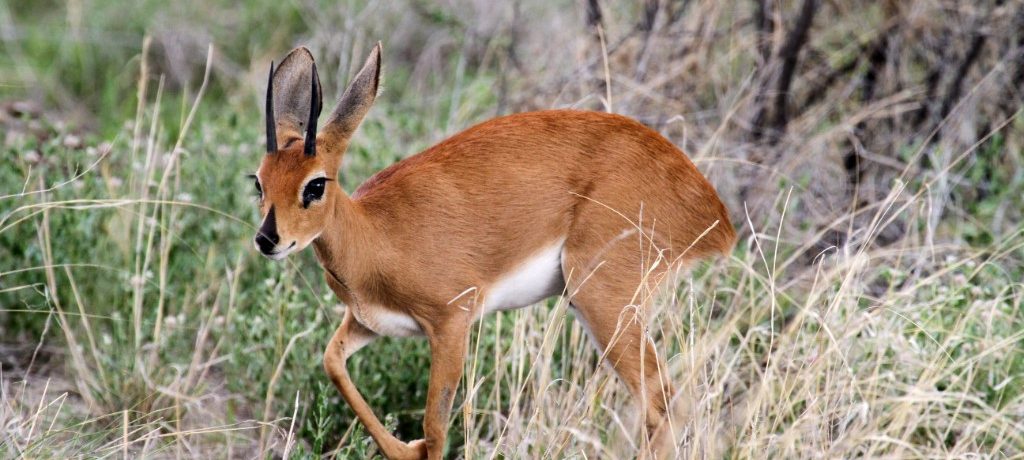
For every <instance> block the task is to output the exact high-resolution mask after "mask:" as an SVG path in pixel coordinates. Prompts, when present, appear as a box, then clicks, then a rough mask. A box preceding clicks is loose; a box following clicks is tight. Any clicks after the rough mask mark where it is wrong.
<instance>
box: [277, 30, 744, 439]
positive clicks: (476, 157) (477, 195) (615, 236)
mask: <svg viewBox="0 0 1024 460" xmlns="http://www.w3.org/2000/svg"><path fill="white" fill-rule="evenodd" d="M376 53H379V49H375V54H374V55H371V59H370V60H368V62H367V68H365V69H364V71H363V72H361V74H360V75H364V74H365V73H366V72H367V69H370V70H369V71H371V72H375V71H376V69H372V67H373V66H374V65H377V66H379V54H376ZM374 62H376V64H374ZM275 78H276V77H275ZM358 79H359V77H357V80H358ZM364 81H367V80H364ZM275 85H276V79H275ZM373 86H374V87H373V88H372V89H366V90H365V91H366V92H369V91H371V90H372V91H373V93H374V94H375V92H376V87H375V83H374V85H373ZM351 91H352V90H350V92H351ZM366 96H367V97H369V98H370V99H369V102H367V100H365V99H364V100H362V101H361V102H360V104H361V105H360V107H362V106H364V105H365V107H367V108H368V106H369V105H368V103H372V95H369V94H367V95H366ZM346 97H348V93H346ZM343 103H344V101H343ZM364 113H365V111H364ZM358 116H359V118H361V117H362V114H359V115H358ZM343 121H344V123H347V124H348V125H350V126H351V128H350V129H349V128H346V129H345V130H340V129H337V130H335V131H331V135H330V136H324V135H321V136H320V138H319V139H318V145H317V148H318V151H319V153H318V154H317V155H316V156H315V157H307V156H304V155H303V154H302V146H301V145H298V144H301V142H297V143H295V144H293V145H291V146H289V147H287V148H284V149H282V150H281V151H279V152H276V153H273V154H270V155H267V157H266V158H265V159H264V162H263V164H262V166H261V168H260V172H259V180H260V181H261V183H262V184H263V188H264V190H265V193H266V198H265V200H264V202H263V205H262V209H263V213H264V215H266V213H267V211H268V210H269V206H271V204H272V205H273V206H275V212H276V213H277V222H278V231H279V233H280V234H281V237H282V244H286V243H287V242H288V241H296V242H298V243H299V245H298V246H299V248H301V247H303V246H305V245H306V244H308V243H309V242H310V241H312V243H313V246H314V249H315V251H316V254H317V256H318V258H319V260H320V262H321V264H322V265H323V266H324V268H325V276H326V277H327V281H328V284H329V285H330V286H331V288H332V289H333V290H334V291H335V292H336V293H337V295H338V296H339V297H340V298H341V299H342V300H343V301H344V302H345V303H346V304H348V305H349V307H350V308H349V311H348V313H347V314H346V316H345V319H344V321H343V322H342V326H341V327H340V328H339V330H338V332H337V333H336V335H335V338H334V339H332V341H331V344H330V345H329V346H328V349H327V352H326V353H325V368H326V369H327V372H328V374H329V375H331V378H332V380H333V381H334V382H335V384H336V385H337V386H338V388H339V390H340V391H341V392H342V394H343V396H344V397H345V399H346V400H347V401H349V403H350V405H352V407H353V409H354V410H355V411H356V414H357V415H358V416H359V418H360V420H362V421H363V423H364V424H366V425H367V427H368V429H369V431H370V433H371V435H373V436H374V438H375V439H376V440H377V442H378V443H379V444H380V446H381V448H382V451H383V452H384V453H385V454H386V455H388V456H389V457H392V458H418V457H421V456H424V455H429V457H431V458H437V457H438V456H440V454H441V452H442V450H443V446H444V439H445V435H446V431H447V422H448V412H449V411H450V408H451V399H452V398H451V395H452V394H453V391H454V389H455V388H456V387H457V385H458V381H459V379H460V378H461V375H462V367H463V360H464V358H465V346H466V345H465V342H466V338H467V335H468V331H469V326H470V324H471V323H472V322H473V321H475V320H476V319H478V317H479V315H480V314H482V311H483V310H482V306H481V305H479V302H475V301H474V300H479V299H484V298H486V294H487V292H488V289H489V287H490V286H491V285H492V284H493V283H495V281H496V280H497V279H498V278H499V277H501V276H502V275H503V274H506V273H509V272H510V271H512V270H513V269H514V268H515V267H516V266H517V265H518V264H520V263H522V262H523V261H524V260H525V259H526V258H527V257H529V256H530V255H531V254H534V253H536V252H537V251H539V250H541V249H542V248H545V247H548V246H550V245H552V244H553V243H554V242H557V241H560V240H562V239H564V241H565V243H564V244H565V246H564V249H563V250H562V253H561V254H562V273H563V276H564V277H565V279H566V285H567V292H568V293H569V299H570V301H571V303H572V304H573V306H575V307H576V309H577V310H578V315H579V317H580V319H581V321H582V322H583V323H584V324H586V325H588V326H589V329H590V331H591V332H592V334H593V337H594V339H595V340H596V341H597V344H598V346H599V347H600V348H601V351H602V352H606V358H607V360H608V362H609V363H611V364H612V365H613V366H615V368H616V370H617V371H618V372H619V374H620V376H622V378H623V379H624V380H625V381H626V383H627V384H628V385H629V387H630V388H631V389H632V390H633V391H634V392H635V393H637V394H638V395H640V394H645V395H646V396H647V397H646V398H645V399H646V400H645V401H641V402H642V405H641V406H642V407H644V408H645V409H646V410H647V411H648V412H647V414H648V417H647V420H648V424H649V425H650V426H652V427H653V426H656V425H657V424H658V423H660V421H661V419H662V418H663V416H664V413H665V410H666V406H667V401H668V399H669V398H670V397H671V386H670V384H669V382H668V381H667V379H664V378H662V377H661V376H660V373H659V372H657V369H658V367H659V366H660V363H658V362H657V360H656V359H654V358H653V357H654V356H655V355H654V353H653V349H652V348H651V347H650V344H649V343H647V342H646V341H645V339H644V338H643V335H642V333H641V331H642V328H641V327H640V325H641V321H642V317H641V318H640V319H639V320H634V319H633V318H632V317H631V316H625V317H624V316H623V311H624V309H625V308H626V307H627V306H628V305H641V306H642V305H644V304H645V303H646V301H647V299H646V298H637V297H636V293H637V292H638V291H637V289H638V287H653V285H654V284H656V283H657V281H658V280H660V279H661V277H663V276H664V274H666V273H668V272H669V271H670V270H671V269H673V268H675V267H678V266H680V265H683V264H685V262H688V261H692V260H696V259H699V258H703V257H707V256H710V255H714V254H726V253H728V251H729V250H730V249H731V247H732V245H733V242H734V240H735V235H734V232H733V228H732V225H731V224H730V222H729V217H728V214H727V212H726V209H725V207H724V206H723V205H722V203H721V201H720V200H719V199H718V196H717V194H716V193H715V190H714V189H713V188H712V186H711V185H710V184H709V183H708V181H707V180H706V179H705V178H704V177H703V176H702V175H701V174H700V172H699V171H698V170H697V169H696V168H695V167H694V165H693V163H691V162H690V160H689V159H687V157H686V156H685V155H684V154H683V153H682V152H681V151H679V149H677V148H676V147H675V146H674V145H672V143H670V142H669V141H668V140H666V139H665V138H664V137H662V136H661V135H659V134H658V133H656V132H654V131H653V130H651V129H649V128H647V127H645V126H643V125H641V124H640V123H638V122H636V121H634V120H632V119H629V118H626V117H623V116H619V115H612V114H605V113H597V112H583V111H572V110H551V111H542V112H532V113H521V114H515V115H509V116H505V117H501V118H496V119H493V120H489V121H486V122H484V123H481V124H479V125H476V126H474V127H472V128H469V129H467V130H465V131H463V132H462V133H459V134H457V135H455V136H453V137H451V138H449V139H447V140H445V141H443V142H441V143H440V144H438V145H436V146H434V147H431V148H430V149H427V150H426V151H424V152H422V153H419V154H417V155H414V156H412V157H410V158H407V159H405V160H403V161H401V162H399V163H396V164H394V165H392V166H390V167H388V168H387V169H385V170H383V171H381V172H379V173H378V174H377V175H375V176H374V177H372V178H370V179H369V180H367V181H366V182H365V183H364V184H363V185H362V186H360V187H359V188H358V190H356V192H355V193H353V195H352V196H351V197H348V196H346V194H345V192H344V191H343V190H342V189H341V188H340V187H339V186H338V185H337V183H336V182H331V183H329V184H328V190H327V193H326V195H325V198H324V200H323V201H322V202H319V203H315V204H314V205H313V206H311V207H310V209H303V208H302V207H301V205H300V204H299V203H298V201H297V200H298V190H299V188H300V187H301V186H302V182H303V179H304V178H306V177H308V176H309V175H310V174H312V173H315V172H317V171H325V172H326V174H327V177H330V178H333V177H336V176H337V172H338V168H339V166H340V164H341V156H342V154H343V152H344V150H345V148H346V147H347V143H348V138H349V137H350V136H351V130H353V129H355V126H358V120H354V122H353V120H351V119H347V120H343ZM324 129H325V131H329V130H330V129H331V128H330V126H326V127H325V128H324ZM279 130H280V128H279ZM287 134H288V133H284V132H283V133H280V134H279V136H278V137H279V138H282V139H283V138H287V136H286V135H287ZM658 251H660V252H658ZM658 254H660V255H661V256H662V257H661V259H660V260H661V261H660V262H658V263H655V261H656V260H659V259H658V257H655V256H656V255H658ZM648 271H649V273H648V274H647V275H645V272H648ZM584 280H585V282H584ZM467 290H471V291H474V293H473V294H474V295H465V293H466V292H467ZM460 295H461V297H460ZM456 299H457V301H454V302H453V300H456ZM383 311H390V312H397V313H404V314H406V315H409V316H411V317H412V318H413V319H414V320H415V322H416V324H418V326H419V327H420V328H421V329H422V332H423V334H425V335H426V336H427V337H428V340H429V341H430V344H431V350H432V365H431V381H430V389H429V393H428V406H427V407H428V408H431V409H433V408H438V410H427V412H426V414H425V421H424V425H425V434H426V440H425V442H423V441H419V442H416V443H411V444H404V443H402V442H400V441H398V440H397V439H396V438H394V437H393V436H392V435H390V434H389V433H387V431H386V430H385V429H384V427H383V426H382V425H381V424H380V422H379V421H378V420H377V419H376V417H375V416H374V415H373V413H372V411H371V410H370V408H369V407H368V406H367V405H366V403H365V401H363V400H362V398H361V396H359V394H358V390H356V389H355V387H354V386H353V385H352V384H351V381H350V380H349V379H348V373H347V370H346V369H345V359H346V358H347V357H348V355H350V354H351V353H353V352H355V351H356V350H358V349H359V348H361V347H362V346H364V345H365V344H366V343H368V342H369V341H371V340H372V339H373V337H375V336H376V335H375V334H374V333H373V332H372V331H371V330H369V329H368V328H367V326H369V327H374V324H361V323H360V317H362V318H370V317H373V315H374V314H376V313H374V312H378V313H379V312H383ZM639 311H642V309H640V310H639ZM355 315H361V316H355ZM623 318H625V320H622V319H623ZM363 322H366V321H365V320H364V321H363ZM641 356H645V358H644V359H643V360H642V359H641V358H640V357H641ZM641 367H644V370H643V371H642V372H641ZM442 409H443V410H442Z"/></svg>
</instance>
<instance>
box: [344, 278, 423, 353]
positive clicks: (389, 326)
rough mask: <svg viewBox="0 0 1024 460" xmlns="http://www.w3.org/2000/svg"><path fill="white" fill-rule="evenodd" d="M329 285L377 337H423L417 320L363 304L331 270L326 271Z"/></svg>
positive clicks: (369, 304)
mask: <svg viewBox="0 0 1024 460" xmlns="http://www.w3.org/2000/svg"><path fill="white" fill-rule="evenodd" d="M324 274H325V276H324V277H325V278H326V279H327V285H328V286H330V287H331V290H332V291H334V294H335V295H337V296H338V298H339V299H341V301H342V302H344V303H345V305H347V306H348V308H349V310H350V311H351V312H352V316H355V318H356V321H359V324H362V325H363V326H365V327H366V328H367V329H369V330H371V331H373V332H375V333H376V334H377V335H383V336H386V337H411V336H417V335H423V329H421V328H420V325H419V324H417V323H416V320H414V319H413V318H412V316H409V315H407V314H405V313H401V312H398V311H395V310H392V309H390V308H388V307H385V306H383V305H380V304H376V303H372V302H362V301H360V300H359V298H356V296H354V295H353V292H352V290H351V289H350V288H349V286H347V285H346V284H345V283H344V282H342V281H341V279H339V278H338V277H337V276H335V275H334V273H332V272H331V271H330V270H325V273H324Z"/></svg>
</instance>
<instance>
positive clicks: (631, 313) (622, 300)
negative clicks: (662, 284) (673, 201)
mask: <svg viewBox="0 0 1024 460" xmlns="http://www.w3.org/2000/svg"><path fill="white" fill-rule="evenodd" d="M642 262H643V261H642V260H641V257H640V253H639V251H638V250H637V244H636V237H633V238H630V239H628V241H620V242H613V243H606V242H605V240H600V239H597V238H593V237H592V234H591V238H587V237H586V235H583V236H577V237H575V238H572V237H571V238H570V239H569V240H567V242H566V248H565V251H564V252H563V260H562V264H563V270H564V273H566V277H567V278H568V279H567V280H566V281H567V282H566V286H567V291H566V292H567V293H568V295H569V298H570V302H571V303H572V305H573V306H574V307H575V309H576V317H577V319H578V320H579V321H580V323H581V324H582V325H583V326H584V327H585V328H586V329H587V331H588V332H589V333H590V337H591V339H593V341H594V345H595V346H596V347H597V349H598V353H600V354H601V355H602V357H603V361H604V362H606V363H608V364H609V365H611V366H612V367H613V368H614V369H615V371H616V373H617V374H618V375H619V377H620V378H621V379H622V380H623V381H624V382H625V383H626V385H627V386H628V388H629V389H630V391H631V392H632V394H633V396H634V397H635V399H636V401H637V403H638V405H639V406H640V408H641V411H642V414H644V417H645V422H646V427H647V434H648V435H651V436H654V435H655V433H656V432H657V431H658V428H659V427H660V426H661V425H662V422H663V421H664V420H665V415H666V412H667V408H668V406H669V402H670V401H671V398H672V395H673V389H672V385H671V383H670V381H669V379H668V376H667V374H666V372H667V371H666V368H665V366H664V365H663V363H662V362H661V360H660V359H659V357H658V356H657V354H656V353H655V349H654V346H653V344H652V342H651V339H650V337H649V336H648V335H647V333H646V332H645V329H646V327H647V312H646V303H647V302H646V298H647V297H649V294H650V292H651V290H653V289H655V288H656V286H651V285H650V284H653V281H652V278H653V279H657V278H660V277H661V276H660V275H661V274H663V273H664V270H661V271H657V272H652V273H648V274H647V276H645V274H644V272H645V271H647V270H645V269H644V267H645V265H644V263H642ZM654 444H655V445H657V444H660V442H655V443H654Z"/></svg>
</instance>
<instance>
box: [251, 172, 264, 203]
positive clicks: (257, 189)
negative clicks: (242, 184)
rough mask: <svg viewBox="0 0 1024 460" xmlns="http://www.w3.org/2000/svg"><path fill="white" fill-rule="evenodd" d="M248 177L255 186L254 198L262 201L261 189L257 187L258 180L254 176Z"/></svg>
mask: <svg viewBox="0 0 1024 460" xmlns="http://www.w3.org/2000/svg"><path fill="white" fill-rule="evenodd" d="M250 177H252V178H253V185H255V186H256V198H258V199H260V200H262V199H263V187H261V186H259V178H258V177H256V175H255V174H253V175H251V176H250Z"/></svg>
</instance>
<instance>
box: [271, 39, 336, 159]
mask: <svg viewBox="0 0 1024 460" xmlns="http://www.w3.org/2000/svg"><path fill="white" fill-rule="evenodd" d="M315 74H316V65H315V63H314V61H313V54H312V53H310V52H309V50H308V49H306V48H305V47H299V48H295V49H294V50H292V52H290V53H288V56H285V58H284V60H283V61H281V65H279V66H278V67H277V70H276V71H274V76H273V79H272V80H273V81H272V82H271V86H273V91H272V97H273V101H272V102H273V104H272V105H273V111H274V118H273V120H274V125H275V128H276V133H277V147H278V148H284V147H285V146H287V145H288V144H289V143H291V142H292V141H296V140H302V139H303V138H304V136H305V134H306V124H307V123H308V122H309V117H310V115H309V114H310V113H311V111H310V110H311V109H315V110H316V112H315V113H320V107H311V106H312V103H313V101H314V98H313V91H316V93H317V97H316V98H315V101H316V103H317V104H318V105H319V104H320V101H322V100H323V98H322V97H320V95H321V94H322V92H321V88H320V79H319V77H318V76H316V75H315ZM311 81H313V82H314V84H313V85H312V91H311V90H310V88H311V86H310V82H311ZM269 105H270V104H268V106H269ZM268 128H269V126H268Z"/></svg>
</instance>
